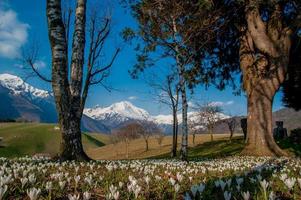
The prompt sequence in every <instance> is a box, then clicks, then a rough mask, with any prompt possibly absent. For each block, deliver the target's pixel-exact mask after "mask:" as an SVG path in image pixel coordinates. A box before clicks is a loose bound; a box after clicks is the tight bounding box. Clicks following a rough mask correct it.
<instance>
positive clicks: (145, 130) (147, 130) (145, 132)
mask: <svg viewBox="0 0 301 200" xmlns="http://www.w3.org/2000/svg"><path fill="white" fill-rule="evenodd" d="M140 124H141V125H140V126H141V130H140V131H139V133H138V134H139V135H140V136H141V137H142V138H143V140H144V141H145V151H148V150H149V138H150V137H151V136H153V135H155V134H156V133H158V132H160V129H159V128H158V126H157V125H156V124H155V123H154V122H152V121H147V120H144V121H142V122H141V123H140Z"/></svg>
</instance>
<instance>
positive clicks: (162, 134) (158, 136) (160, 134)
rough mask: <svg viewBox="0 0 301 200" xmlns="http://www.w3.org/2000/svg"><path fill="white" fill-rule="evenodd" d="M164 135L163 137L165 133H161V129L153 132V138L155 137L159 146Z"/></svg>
mask: <svg viewBox="0 0 301 200" xmlns="http://www.w3.org/2000/svg"><path fill="white" fill-rule="evenodd" d="M164 137H165V135H164V133H162V131H160V132H158V133H156V134H155V138H156V140H157V143H158V145H159V146H160V148H161V147H162V143H163V140H164Z"/></svg>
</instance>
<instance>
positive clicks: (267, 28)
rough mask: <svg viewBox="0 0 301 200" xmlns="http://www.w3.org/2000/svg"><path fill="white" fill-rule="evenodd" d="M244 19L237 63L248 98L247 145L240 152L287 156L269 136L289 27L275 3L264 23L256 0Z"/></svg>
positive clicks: (282, 76) (285, 60)
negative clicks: (286, 25)
mask: <svg viewBox="0 0 301 200" xmlns="http://www.w3.org/2000/svg"><path fill="white" fill-rule="evenodd" d="M246 21H247V26H246V27H242V30H241V31H242V33H243V34H242V36H241V38H240V65H241V70H242V73H243V86H244V89H245V91H246V94H247V100H248V119H247V127H248V129H247V144H246V147H245V149H244V150H243V152H242V154H244V155H254V156H282V155H286V153H285V152H284V151H282V150H281V149H280V148H279V147H278V145H277V144H276V143H275V141H274V138H273V135H272V105H273V99H274V96H275V94H276V92H277V91H278V90H279V88H280V86H281V84H282V83H283V81H284V80H285V76H286V71H287V66H288V61H289V52H290V46H291V39H290V34H291V30H290V29H289V28H287V27H284V25H283V24H284V23H283V19H282V8H281V7H280V5H276V6H275V8H274V12H273V14H272V15H271V17H270V19H269V21H268V22H263V20H262V19H261V16H260V13H259V8H258V5H257V3H256V1H255V0H253V1H250V5H249V6H248V7H247V9H246Z"/></svg>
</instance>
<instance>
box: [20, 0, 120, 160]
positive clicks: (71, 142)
mask: <svg viewBox="0 0 301 200" xmlns="http://www.w3.org/2000/svg"><path fill="white" fill-rule="evenodd" d="M76 2H77V4H76V10H75V12H74V13H75V22H74V31H73V38H72V46H71V48H69V31H70V26H69V25H70V19H71V14H72V13H73V12H72V10H68V11H67V12H62V5H61V0H47V8H46V13H47V22H48V35H49V41H50V47H51V52H52V75H51V78H46V77H45V76H44V75H42V74H41V73H40V72H39V71H38V69H37V68H36V66H35V64H34V63H35V59H36V58H37V51H32V53H29V54H28V55H27V56H26V57H25V58H24V59H25V60H26V63H27V64H28V65H29V66H30V67H31V69H32V70H33V72H34V73H35V74H37V76H38V77H40V78H41V79H42V80H44V81H47V82H51V84H52V89H53V94H54V98H55V104H56V109H57V112H58V118H59V125H60V130H61V134H62V143H61V152H60V157H61V159H62V160H89V157H88V156H87V155H86V153H85V152H84V150H83V146H82V141H81V129H80V123H81V118H82V114H83V109H84V107H85V103H86V99H87V96H88V92H89V88H90V86H91V85H95V84H101V85H103V80H104V79H105V78H106V77H107V76H108V75H109V69H110V68H111V66H112V65H113V63H114V61H115V59H116V57H117V55H118V53H119V48H117V49H116V51H115V53H114V55H113V56H112V59H111V61H109V64H108V65H105V66H102V65H100V62H99V61H100V59H101V58H102V52H103V46H104V43H105V41H106V39H107V38H108V35H109V32H110V22H111V20H110V18H105V19H103V21H101V19H100V18H99V15H98V14H97V12H94V13H92V14H91V16H90V17H89V18H88V21H89V23H88V24H87V23H86V21H87V20H86V18H87V14H86V6H87V1H86V0H77V1H76ZM100 24H101V26H100ZM86 30H88V34H87V35H88V40H87V41H89V44H87V45H86ZM69 49H71V50H70V54H71V59H70V61H71V62H70V64H69V56H68V55H69ZM85 50H87V53H85ZM85 55H87V57H86V58H85ZM84 71H85V72H84ZM84 76H85V77H84Z"/></svg>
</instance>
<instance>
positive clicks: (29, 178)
mask: <svg viewBox="0 0 301 200" xmlns="http://www.w3.org/2000/svg"><path fill="white" fill-rule="evenodd" d="M28 180H29V182H30V183H31V184H34V183H35V182H36V180H37V179H36V177H35V175H34V174H30V175H29V176H28Z"/></svg>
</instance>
